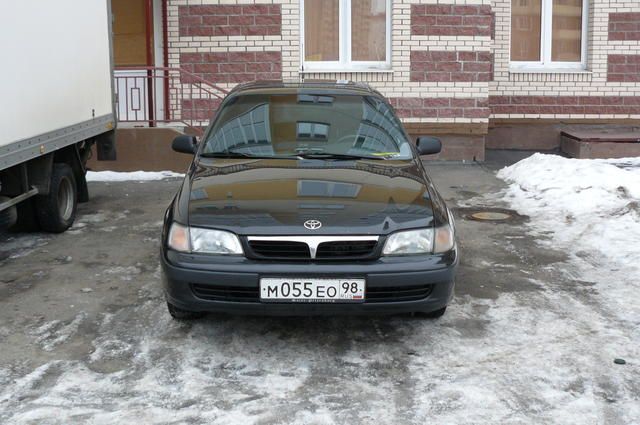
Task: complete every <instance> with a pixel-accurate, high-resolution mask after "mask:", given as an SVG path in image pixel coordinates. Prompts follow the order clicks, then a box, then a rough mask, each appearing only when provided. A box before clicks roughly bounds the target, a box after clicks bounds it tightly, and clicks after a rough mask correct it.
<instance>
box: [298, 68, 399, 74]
mask: <svg viewBox="0 0 640 425" xmlns="http://www.w3.org/2000/svg"><path fill="white" fill-rule="evenodd" d="M298 72H299V73H300V74H391V73H393V69H380V68H368V69H362V68H360V69H344V68H343V69H338V68H336V69H322V68H321V69H313V68H311V69H310V68H305V69H299V70H298Z"/></svg>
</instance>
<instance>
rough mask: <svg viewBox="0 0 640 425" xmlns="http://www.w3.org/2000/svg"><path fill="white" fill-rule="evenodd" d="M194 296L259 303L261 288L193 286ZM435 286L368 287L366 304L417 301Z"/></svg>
mask: <svg viewBox="0 0 640 425" xmlns="http://www.w3.org/2000/svg"><path fill="white" fill-rule="evenodd" d="M191 290H192V292H193V294H194V295H195V296H196V297H198V298H200V299H203V300H207V301H235V302H254V303H255V302H259V301H260V295H259V288H258V287H257V286H256V287H244V286H242V287H241V286H211V285H201V284H195V283H194V284H191ZM432 290H433V285H429V284H421V285H410V286H380V287H367V288H366V290H365V303H383V302H398V301H416V300H421V299H424V298H427V297H428V296H429V295H431V291H432Z"/></svg>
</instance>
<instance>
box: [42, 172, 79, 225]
mask: <svg viewBox="0 0 640 425" xmlns="http://www.w3.org/2000/svg"><path fill="white" fill-rule="evenodd" d="M77 208H78V190H77V187H76V179H75V177H74V175H73V170H71V167H69V165H67V164H53V170H52V172H51V186H50V188H49V194H48V195H40V196H36V214H37V217H38V223H40V227H41V228H42V230H44V231H45V232H51V233H62V232H64V231H65V230H67V229H68V228H69V227H71V225H72V224H73V221H74V220H75V219H76V210H77Z"/></svg>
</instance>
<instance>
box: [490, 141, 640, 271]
mask: <svg viewBox="0 0 640 425" xmlns="http://www.w3.org/2000/svg"><path fill="white" fill-rule="evenodd" d="M498 177H500V178H502V179H504V180H506V181H507V182H509V183H511V185H510V186H509V188H508V189H507V192H506V200H507V201H509V202H510V203H511V205H512V206H513V207H514V208H515V209H516V210H518V212H519V213H522V214H526V215H529V216H530V217H531V219H532V222H533V225H534V227H535V228H536V230H538V231H539V232H540V234H544V233H550V234H551V235H552V239H553V243H554V245H556V247H557V248H558V249H565V250H568V252H570V253H572V254H577V255H578V256H581V257H585V256H587V257H588V256H595V255H603V256H604V257H605V258H606V259H607V260H608V261H607V262H606V263H608V264H610V265H617V266H619V267H620V266H625V267H634V268H635V267H638V259H639V258H640V243H638V241H640V158H629V159H609V160H602V159H592V160H589V159H568V158H563V157H560V156H556V155H544V154H539V153H537V154H534V155H532V156H531V157H529V158H527V159H524V160H522V161H520V162H518V163H517V164H514V165H512V166H510V167H506V168H504V169H502V170H500V171H499V172H498Z"/></svg>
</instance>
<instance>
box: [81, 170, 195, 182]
mask: <svg viewBox="0 0 640 425" xmlns="http://www.w3.org/2000/svg"><path fill="white" fill-rule="evenodd" d="M171 177H184V174H181V173H175V172H173V171H131V172H118V171H87V181H88V182H123V181H130V180H133V181H151V180H162V179H167V178H171Z"/></svg>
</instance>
